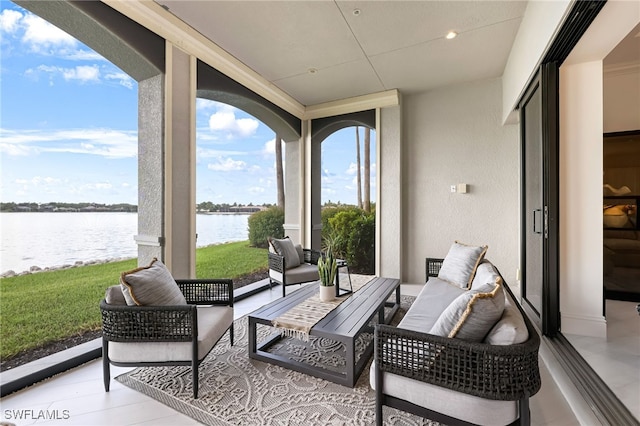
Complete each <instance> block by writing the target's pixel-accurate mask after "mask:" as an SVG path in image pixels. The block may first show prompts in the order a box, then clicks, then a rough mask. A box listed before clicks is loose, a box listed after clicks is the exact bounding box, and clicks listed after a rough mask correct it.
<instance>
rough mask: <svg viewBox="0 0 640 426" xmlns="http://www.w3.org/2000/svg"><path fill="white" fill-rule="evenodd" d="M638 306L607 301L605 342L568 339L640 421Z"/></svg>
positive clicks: (590, 338)
mask: <svg viewBox="0 0 640 426" xmlns="http://www.w3.org/2000/svg"><path fill="white" fill-rule="evenodd" d="M636 305H637V303H636V302H622V301H619V300H607V301H606V308H605V309H606V311H605V312H606V317H607V338H606V339H601V338H597V337H587V336H576V335H571V334H565V337H566V338H567V340H569V342H571V344H572V345H573V347H574V348H576V350H577V351H578V353H580V355H582V357H583V358H584V359H585V361H587V363H589V365H590V366H591V368H593V369H594V370H595V372H596V373H598V375H599V376H600V377H601V378H602V380H604V382H605V383H606V384H607V386H609V388H611V390H612V391H613V392H614V393H615V394H616V396H617V397H618V398H619V399H620V400H621V401H622V402H623V403H624V404H625V405H626V406H627V407H628V408H629V410H630V411H631V413H632V414H633V415H634V416H635V417H636V418H637V419H640V316H638V311H637V310H636Z"/></svg>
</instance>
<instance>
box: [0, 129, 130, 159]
mask: <svg viewBox="0 0 640 426" xmlns="http://www.w3.org/2000/svg"><path fill="white" fill-rule="evenodd" d="M0 133H1V134H2V142H0V153H3V154H7V155H34V154H39V153H43V152H68V153H75V154H88V155H98V156H102V157H107V158H131V157H136V156H137V154H138V132H137V131H128V130H113V129H67V130H7V129H0Z"/></svg>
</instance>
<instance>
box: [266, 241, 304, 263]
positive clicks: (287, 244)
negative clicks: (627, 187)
mask: <svg viewBox="0 0 640 426" xmlns="http://www.w3.org/2000/svg"><path fill="white" fill-rule="evenodd" d="M270 241H271V244H272V245H273V248H274V249H276V253H278V254H279V255H280V256H282V257H284V266H285V269H291V268H295V267H298V266H300V256H298V251H297V250H296V247H295V245H293V241H291V238H289V237H284V238H283V239H280V240H279V239H276V238H272V239H271V240H270Z"/></svg>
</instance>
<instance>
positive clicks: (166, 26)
mask: <svg viewBox="0 0 640 426" xmlns="http://www.w3.org/2000/svg"><path fill="white" fill-rule="evenodd" d="M102 2H103V3H105V4H107V5H108V6H110V7H112V8H113V9H115V10H117V11H118V12H120V13H122V14H123V15H125V16H127V17H129V18H130V19H132V20H134V21H135V22H137V23H139V24H140V25H142V26H144V27H146V28H148V29H149V30H151V31H153V32H154V33H156V34H158V35H159V36H161V37H163V38H164V39H166V40H167V41H169V42H170V43H172V44H173V45H175V46H176V47H178V48H180V49H182V50H184V51H185V52H187V53H188V54H190V55H193V56H195V57H197V58H198V59H200V60H201V61H203V62H205V63H207V64H208V65H210V66H211V67H213V68H215V69H216V70H218V71H220V72H221V73H223V74H225V75H227V76H228V77H230V78H231V79H233V80H235V81H237V82H238V83H240V84H242V85H243V86H245V87H246V88H247V89H249V90H251V91H253V92H255V93H257V94H258V95H260V96H262V97H263V98H265V99H267V100H268V101H270V102H272V103H274V104H275V105H277V106H279V107H280V108H282V109H284V110H285V111H287V112H289V113H290V114H292V115H293V116H295V117H297V118H299V119H301V120H311V119H316V118H322V117H330V116H334V115H340V114H348V113H352V112H358V111H366V110H370V109H375V108H382V107H385V106H393V105H398V104H399V93H398V91H397V90H395V89H394V90H387V91H384V92H379V93H372V94H368V95H362V96H356V97H353V98H348V99H341V100H337V101H332V102H325V103H321V104H316V105H311V106H305V105H303V104H301V103H300V102H298V101H297V100H296V99H294V98H293V97H291V96H290V95H289V94H287V93H286V92H284V91H283V90H281V89H280V88H278V87H277V86H275V85H274V84H273V83H271V82H270V81H268V80H267V79H266V78H264V77H263V76H262V75H260V74H258V73H257V72H255V71H254V70H253V69H251V68H249V67H248V66H247V65H245V64H244V63H243V62H241V61H239V60H238V59H237V58H236V57H234V56H233V55H231V54H229V52H227V51H226V50H224V49H223V48H222V47H220V46H218V45H217V44H216V43H214V42H213V41H211V40H209V39H208V38H206V37H205V36H203V35H202V34H201V33H199V32H198V31H196V30H195V29H193V28H192V27H190V26H189V25H187V24H186V23H185V22H183V21H182V20H180V19H179V18H177V17H176V16H175V15H173V14H172V13H170V12H169V11H167V10H166V9H164V8H163V7H162V6H160V5H159V4H158V3H156V2H155V1H148V0H147V1H131V0H102Z"/></svg>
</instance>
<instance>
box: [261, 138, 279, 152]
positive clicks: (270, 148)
mask: <svg viewBox="0 0 640 426" xmlns="http://www.w3.org/2000/svg"><path fill="white" fill-rule="evenodd" d="M262 153H263V154H265V155H275V153H276V138H273V139H271V140H270V141H267V142H266V143H265V144H264V148H263V150H262Z"/></svg>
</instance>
